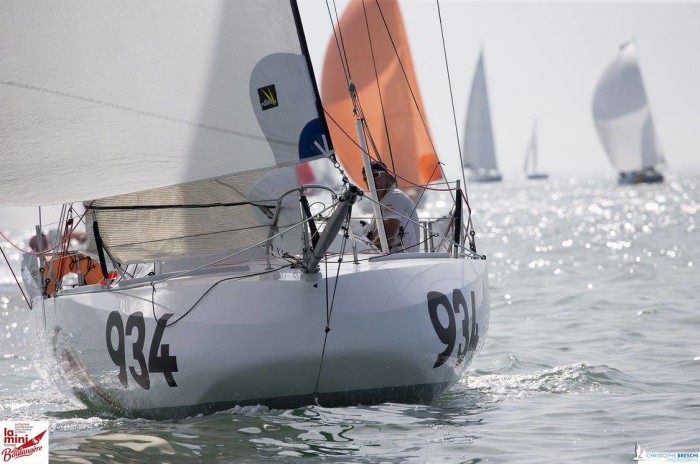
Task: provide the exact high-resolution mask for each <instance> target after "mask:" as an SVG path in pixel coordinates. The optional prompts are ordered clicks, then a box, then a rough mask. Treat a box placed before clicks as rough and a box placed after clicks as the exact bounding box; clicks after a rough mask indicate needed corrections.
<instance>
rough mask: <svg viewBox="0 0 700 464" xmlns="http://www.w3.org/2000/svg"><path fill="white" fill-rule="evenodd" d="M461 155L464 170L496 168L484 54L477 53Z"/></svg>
mask: <svg viewBox="0 0 700 464" xmlns="http://www.w3.org/2000/svg"><path fill="white" fill-rule="evenodd" d="M462 152H463V153H464V156H465V158H464V167H466V168H469V169H472V170H474V171H482V170H497V169H498V166H497V164H496V149H495V146H494V141H493V128H492V126H491V110H490V107H489V97H488V91H487V88H486V73H485V71H484V54H483V52H480V53H479V61H478V63H477V66H476V71H475V72H474V79H473V80H472V87H471V93H470V95H469V106H468V109H467V120H466V124H465V129H464V140H463V150H462Z"/></svg>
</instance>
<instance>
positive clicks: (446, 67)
mask: <svg viewBox="0 0 700 464" xmlns="http://www.w3.org/2000/svg"><path fill="white" fill-rule="evenodd" d="M435 4H436V5H437V11H438V19H439V22H440V35H441V36H442V53H443V55H444V57H445V69H446V71H447V87H448V88H449V89H450V103H451V105H452V120H453V121H454V125H455V138H456V139H457V152H458V153H459V162H460V165H461V166H464V159H463V158H462V145H461V143H460V141H459V129H458V127H457V113H456V112H455V99H454V95H453V94H452V80H451V79H450V65H449V62H448V60H447V45H446V43H445V31H444V29H443V27H442V14H441V13H440V0H435ZM462 182H464V189H465V190H466V189H467V178H466V176H465V175H464V169H462ZM467 206H469V202H468V201H467ZM469 213H470V217H471V209H470V210H469Z"/></svg>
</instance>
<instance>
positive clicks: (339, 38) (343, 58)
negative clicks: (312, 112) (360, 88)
mask: <svg viewBox="0 0 700 464" xmlns="http://www.w3.org/2000/svg"><path fill="white" fill-rule="evenodd" d="M326 9H327V10H328V17H329V18H330V19H331V27H332V28H333V36H334V37H335V45H336V47H337V48H338V57H339V58H340V64H341V66H342V67H343V75H344V76H345V82H346V83H347V85H348V87H350V81H351V78H350V68H349V67H347V62H348V57H347V55H346V53H345V43H344V42H343V33H342V31H341V30H340V19H338V8H337V7H336V4H335V0H333V11H334V12H335V22H336V23H337V24H338V27H337V28H336V27H335V24H334V23H333V14H332V13H331V7H330V5H329V4H328V0H326ZM336 29H337V31H336ZM324 110H325V108H324Z"/></svg>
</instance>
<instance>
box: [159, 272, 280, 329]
mask: <svg viewBox="0 0 700 464" xmlns="http://www.w3.org/2000/svg"><path fill="white" fill-rule="evenodd" d="M290 266H291V264H285V265H284V266H280V267H278V268H276V269H269V270H265V271H262V272H256V273H253V274H246V275H243V276H235V277H227V278H225V279H221V280H219V281H217V282H215V283H214V284H213V285H212V286H211V287H209V288H208V289H207V291H206V292H204V293H203V294H202V296H200V297H199V298H198V299H197V301H195V302H194V304H193V305H192V306H191V307H190V309H188V310H187V311H185V312H184V313H183V314H182V315H181V316H180V317H178V318H177V319H175V320H174V321H172V322H170V323H168V321H166V322H165V324H161V323H160V320H159V319H158V318H157V317H156V298H155V293H156V286H155V282H151V308H152V309H153V319H154V320H155V321H156V324H158V325H159V326H161V327H163V328H164V329H167V328H168V327H172V326H173V325H175V324H177V323H178V322H179V321H181V320H182V319H183V318H184V317H185V316H187V315H188V314H189V313H190V312H192V310H193V309H194V308H195V307H196V306H197V305H198V304H199V303H200V302H201V301H202V300H203V299H204V297H205V296H207V295H208V294H209V292H211V291H212V290H213V289H214V287H216V286H217V285H219V284H220V283H222V282H226V281H229V280H243V279H247V278H249V277H256V276H259V275H265V274H269V273H271V272H277V271H279V270H280V269H284V268H287V267H290Z"/></svg>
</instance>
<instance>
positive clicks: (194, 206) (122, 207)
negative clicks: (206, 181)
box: [90, 200, 276, 211]
mask: <svg viewBox="0 0 700 464" xmlns="http://www.w3.org/2000/svg"><path fill="white" fill-rule="evenodd" d="M268 201H272V200H268ZM229 206H255V207H256V208H270V209H274V208H276V206H275V205H272V206H269V205H263V204H257V203H253V202H252V201H236V202H231V203H191V204H187V203H183V204H173V205H104V206H99V205H98V206H92V207H91V208H90V209H94V210H95V211H110V210H115V211H129V210H153V209H197V208H220V207H229Z"/></svg>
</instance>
